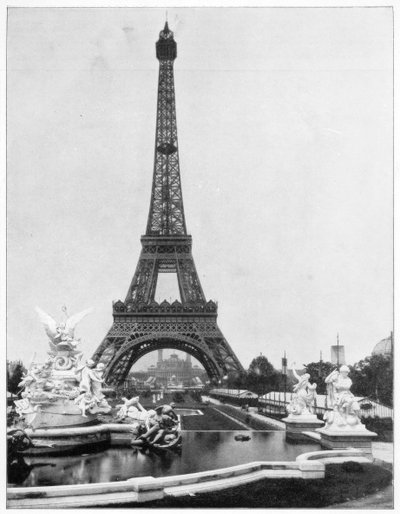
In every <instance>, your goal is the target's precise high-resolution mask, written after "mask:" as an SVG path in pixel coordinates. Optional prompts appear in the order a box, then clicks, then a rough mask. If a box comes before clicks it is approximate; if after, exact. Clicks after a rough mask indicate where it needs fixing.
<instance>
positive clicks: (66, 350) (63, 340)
mask: <svg viewBox="0 0 400 514" xmlns="http://www.w3.org/2000/svg"><path fill="white" fill-rule="evenodd" d="M63 311H64V313H65V316H66V320H65V321H64V322H60V323H57V322H56V320H55V319H53V318H52V317H51V316H50V315H49V314H47V313H46V312H44V311H43V310H42V309H40V308H39V307H36V312H37V313H38V315H39V319H40V321H41V322H42V324H43V326H44V329H45V331H46V334H47V335H48V337H49V345H50V349H51V351H50V352H49V353H50V355H51V356H53V358H54V368H55V369H58V370H63V369H64V370H67V369H71V367H72V366H73V365H74V364H75V362H76V356H77V355H78V354H80V353H81V352H79V351H77V345H78V342H79V339H76V338H75V328H76V326H77V324H78V323H79V322H80V321H82V320H83V318H84V317H85V316H87V315H88V314H89V313H90V312H92V311H93V308H90V309H85V310H84V311H82V312H79V313H78V314H74V315H73V316H69V317H68V316H67V309H66V307H63Z"/></svg>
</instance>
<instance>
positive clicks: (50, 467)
mask: <svg viewBox="0 0 400 514" xmlns="http://www.w3.org/2000/svg"><path fill="white" fill-rule="evenodd" d="M238 434H246V435H250V437H251V439H250V440H249V441H236V440H235V435H238ZM182 437H183V441H182V451H181V453H180V454H177V453H173V452H165V453H164V454H155V453H152V452H147V453H145V452H143V451H141V450H138V449H133V448H130V447H124V448H115V447H114V448H109V449H107V450H105V451H103V452H99V453H91V454H83V455H77V456H67V457H57V458H54V457H53V458H44V457H35V458H33V457H25V458H24V462H25V465H26V466H27V468H26V471H28V472H27V473H21V474H20V481H19V482H18V486H19V487H31V486H53V485H72V484H85V483H98V482H112V481H120V480H127V479H128V478H133V477H141V476H153V477H160V476H172V475H181V474H186V473H195V472H199V471H206V470H210V469H219V468H225V467H229V466H235V465H238V464H244V463H247V462H253V461H262V460H265V461H294V460H295V459H296V457H297V456H298V455H300V454H301V453H306V452H310V451H317V450H320V445H319V444H317V443H315V444H314V443H310V444H296V445H290V444H287V443H286V442H285V432H283V431H281V432H275V431H270V432H267V431H266V432H248V431H245V432H240V431H231V432H225V431H221V432H209V431H207V432H205V431H204V432H202V431H197V432H183V433H182ZM16 485H17V484H16Z"/></svg>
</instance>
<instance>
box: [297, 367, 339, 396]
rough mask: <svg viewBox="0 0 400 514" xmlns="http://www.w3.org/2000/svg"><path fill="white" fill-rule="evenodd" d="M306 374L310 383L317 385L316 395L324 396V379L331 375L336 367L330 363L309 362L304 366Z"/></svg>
mask: <svg viewBox="0 0 400 514" xmlns="http://www.w3.org/2000/svg"><path fill="white" fill-rule="evenodd" d="M304 367H305V369H306V373H309V374H310V382H311V383H312V384H313V383H316V384H317V394H326V384H325V378H326V377H327V376H328V375H329V373H331V372H332V371H333V370H334V369H335V368H336V367H337V366H335V364H332V363H331V362H324V361H318V362H310V363H309V364H304Z"/></svg>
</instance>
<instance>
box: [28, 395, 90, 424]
mask: <svg viewBox="0 0 400 514" xmlns="http://www.w3.org/2000/svg"><path fill="white" fill-rule="evenodd" d="M25 420H26V422H27V424H28V426H30V427H32V428H33V429H37V428H61V427H72V426H82V425H91V424H93V423H95V422H96V416H95V415H93V414H91V413H89V412H88V413H87V414H86V416H82V412H81V411H80V409H79V407H78V406H77V405H75V403H74V401H73V400H68V399H62V398H58V399H56V400H54V401H52V402H49V403H48V404H44V405H39V406H38V407H37V409H36V410H34V411H33V412H31V413H29V414H26V415H25Z"/></svg>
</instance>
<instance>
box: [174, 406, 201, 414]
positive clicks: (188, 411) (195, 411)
mask: <svg viewBox="0 0 400 514" xmlns="http://www.w3.org/2000/svg"><path fill="white" fill-rule="evenodd" d="M174 411H175V412H176V413H177V414H178V415H179V416H203V413H202V411H201V410H199V409H184V408H178V409H174Z"/></svg>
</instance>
